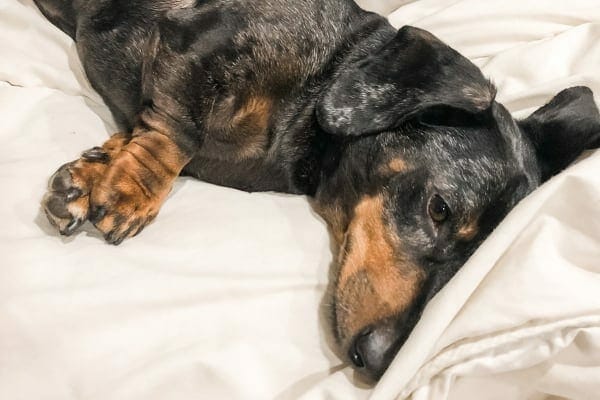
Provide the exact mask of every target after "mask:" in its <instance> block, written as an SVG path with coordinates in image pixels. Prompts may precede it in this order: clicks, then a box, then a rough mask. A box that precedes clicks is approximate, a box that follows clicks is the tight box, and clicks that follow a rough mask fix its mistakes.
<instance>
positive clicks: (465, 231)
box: [456, 219, 479, 240]
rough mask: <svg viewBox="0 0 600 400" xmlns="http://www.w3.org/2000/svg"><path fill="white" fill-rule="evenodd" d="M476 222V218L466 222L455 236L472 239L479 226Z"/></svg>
mask: <svg viewBox="0 0 600 400" xmlns="http://www.w3.org/2000/svg"><path fill="white" fill-rule="evenodd" d="M477 222H478V221H477V219H473V220H472V221H469V222H467V223H466V224H464V225H463V226H462V227H461V228H460V229H459V230H458V232H457V233H456V236H457V237H458V238H459V239H462V240H471V239H473V238H474V237H475V235H477V232H479V226H478V223H477Z"/></svg>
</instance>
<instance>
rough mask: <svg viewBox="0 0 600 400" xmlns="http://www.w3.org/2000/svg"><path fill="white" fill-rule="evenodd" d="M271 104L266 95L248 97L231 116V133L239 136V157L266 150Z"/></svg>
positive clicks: (248, 156) (258, 154)
mask: <svg viewBox="0 0 600 400" xmlns="http://www.w3.org/2000/svg"><path fill="white" fill-rule="evenodd" d="M272 105H273V103H272V100H271V99H270V98H268V97H262V96H256V97H250V98H249V99H248V100H247V101H246V103H245V104H244V105H243V106H242V107H241V108H240V109H239V110H238V111H237V113H236V115H235V116H234V117H233V127H232V129H233V132H232V133H233V135H234V136H237V137H238V138H239V144H240V147H239V151H238V152H237V157H238V158H239V159H246V158H254V157H258V156H260V155H261V154H262V153H263V152H264V151H265V150H266V147H267V144H268V137H267V129H268V126H269V119H270V117H271V109H272Z"/></svg>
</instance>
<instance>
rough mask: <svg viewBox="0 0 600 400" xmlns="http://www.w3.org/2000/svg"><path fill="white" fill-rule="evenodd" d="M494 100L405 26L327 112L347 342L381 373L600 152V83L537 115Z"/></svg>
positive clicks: (433, 42)
mask: <svg viewBox="0 0 600 400" xmlns="http://www.w3.org/2000/svg"><path fill="white" fill-rule="evenodd" d="M494 97H495V90H494V87H493V85H492V84H490V82H488V81H487V80H486V79H485V78H484V77H483V75H482V74H481V72H480V70H479V69H478V68H477V67H476V66H475V65H473V64H472V63H471V62H469V61H468V60H467V59H466V58H464V57H462V56H461V55H459V54H458V53H457V52H456V51H454V50H452V49H451V48H449V47H448V46H446V45H445V44H443V43H442V42H441V41H439V40H438V39H437V38H435V37H434V36H433V35H431V34H429V33H427V32H425V31H422V30H420V29H416V28H411V27H404V28H402V29H401V30H400V31H399V32H398V34H397V36H396V37H395V38H394V39H393V40H392V41H390V42H388V43H387V44H386V45H385V46H383V47H382V48H380V49H379V50H378V51H377V52H376V53H375V54H372V55H370V56H368V57H367V58H365V59H363V60H361V61H359V62H356V63H353V64H352V65H347V66H346V68H345V69H344V70H343V71H342V72H341V73H340V74H339V75H338V76H337V78H336V79H335V80H334V82H333V83H332V84H331V86H330V87H329V89H328V90H327V91H326V92H325V94H324V95H323V97H322V99H321V100H320V102H319V104H318V108H317V116H318V120H319V124H320V125H321V127H322V128H323V129H324V130H325V131H327V132H328V133H330V134H331V135H333V136H335V137H337V138H338V140H339V146H338V148H340V149H341V150H340V153H339V154H337V155H336V154H333V155H332V156H331V157H329V160H328V161H327V162H328V163H329V165H325V168H324V171H325V172H324V173H325V175H326V176H325V177H324V181H323V184H321V185H320V187H319V189H318V191H317V195H316V207H317V210H318V211H319V212H320V213H321V215H322V216H323V217H324V219H325V220H326V221H327V222H328V224H329V226H330V228H331V231H332V233H333V236H334V238H335V241H336V243H337V245H338V248H339V252H338V266H337V268H336V270H337V274H336V279H335V282H334V288H333V302H332V304H333V308H332V311H333V324H334V331H335V336H336V337H337V339H338V342H339V344H340V346H341V347H342V348H343V349H344V350H345V351H346V352H347V354H348V357H349V359H350V360H351V361H352V362H353V364H354V365H355V366H356V367H358V368H360V369H362V370H363V371H364V372H365V373H366V374H367V375H370V376H371V377H373V378H378V377H379V376H381V374H382V373H383V372H384V371H385V369H386V368H387V366H388V365H389V363H390V362H391V360H392V358H393V356H394V355H395V354H396V352H397V351H398V349H399V348H400V346H401V345H402V343H403V342H404V341H405V340H406V338H407V336H408V334H409V333H410V331H411V330H412V328H413V327H414V325H415V324H416V321H417V319H418V318H419V317H420V315H421V312H422V310H423V308H424V306H425V304H426V303H427V301H428V300H429V299H431V297H432V296H433V295H434V294H435V293H436V292H437V291H439V290H440V289H441V287H442V286H443V285H444V284H446V283H447V282H448V280H449V279H450V278H451V277H452V276H453V275H454V274H455V273H456V272H457V270H458V269H459V268H460V267H461V266H462V265H463V264H464V263H465V261H466V260H467V258H468V257H469V256H470V255H471V254H472V253H473V251H474V250H475V249H476V247H477V246H478V245H479V244H480V243H481V242H482V240H483V239H484V238H485V237H486V236H487V235H488V234H489V233H490V232H491V231H492V230H493V229H494V228H495V227H496V226H497V225H498V224H499V222H500V221H501V219H502V218H503V217H504V216H505V215H506V214H507V213H508V211H509V210H510V209H511V208H512V207H513V206H514V205H515V204H516V203H517V202H518V201H519V200H521V199H522V198H523V197H525V196H526V195H527V194H528V193H529V192H531V191H532V190H533V189H535V188H536V187H537V186H539V184H540V183H541V182H543V181H544V180H546V179H548V178H549V177H551V176H552V175H554V174H556V173H557V172H558V171H560V170H561V169H563V168H565V167H566V166H567V165H568V164H569V163H570V162H572V161H573V160H574V159H575V158H576V157H577V156H578V155H579V154H580V153H581V152H582V151H583V150H584V149H586V148H592V147H597V146H598V145H600V117H599V114H598V109H597V108H596V105H595V103H594V100H593V97H592V94H591V91H590V90H589V89H587V88H583V87H577V88H571V89H567V90H565V91H563V92H561V93H560V94H559V95H557V96H556V97H555V98H554V99H553V100H552V101H551V102H550V103H548V104H547V105H546V106H544V107H542V108H541V109H539V110H538V111H536V112H535V113H534V114H533V115H531V116H530V117H529V118H527V119H525V120H523V121H515V120H514V119H513V118H512V117H511V115H510V114H509V113H508V111H507V110H506V109H505V108H504V107H503V106H502V105H500V104H498V103H497V102H495V100H494Z"/></svg>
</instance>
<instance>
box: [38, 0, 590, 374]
mask: <svg viewBox="0 0 600 400" xmlns="http://www.w3.org/2000/svg"><path fill="white" fill-rule="evenodd" d="M35 3H36V4H37V6H38V7H39V9H40V10H41V12H42V13H43V14H44V15H45V16H46V17H47V18H48V19H49V20H50V21H51V22H52V23H53V24H55V25H56V26H58V27H59V28H60V29H61V30H63V31H64V32H65V33H67V34H68V35H69V36H71V37H72V38H73V39H74V40H75V43H76V46H77V51H78V53H79V57H80V59H81V61H82V64H83V66H84V68H85V71H86V73H87V76H88V78H89V81H90V82H91V84H92V86H93V87H94V88H95V90H97V91H98V92H99V93H100V95H101V96H102V97H103V99H104V101H105V102H106V104H107V105H108V107H109V108H110V110H111V111H112V113H113V115H114V117H115V119H116V120H117V121H118V123H119V125H120V127H121V128H122V131H121V133H118V134H115V135H114V136H112V137H111V138H110V139H108V141H106V142H105V143H104V144H103V145H102V146H98V147H94V148H92V149H90V150H88V151H85V152H84V153H83V154H82V155H81V158H79V159H78V160H75V161H73V162H70V163H67V164H65V165H63V166H62V167H60V168H59V169H58V171H57V172H56V173H55V174H54V175H53V176H52V177H51V178H50V180H49V184H48V192H47V193H46V195H45V196H44V199H43V201H42V207H43V209H44V210H45V212H46V214H47V216H48V218H49V220H50V222H51V223H52V224H54V225H55V226H56V227H57V228H58V229H59V231H60V233H62V234H64V235H70V234H72V233H74V232H75V231H76V230H77V229H78V228H79V227H80V226H81V224H83V223H84V222H85V221H86V220H89V221H91V222H92V223H93V224H94V226H95V227H96V228H97V229H98V230H99V231H100V232H101V233H102V234H103V236H104V238H105V239H106V241H107V242H109V243H112V244H119V243H121V241H123V240H124V239H125V238H129V237H132V236H135V235H137V234H138V233H139V232H140V231H141V230H142V229H143V228H144V227H145V226H147V225H148V224H149V223H150V222H151V221H152V220H153V219H154V218H155V217H156V215H157V214H158V212H159V209H160V207H161V204H162V203H163V201H165V198H166V196H167V194H168V193H169V191H170V189H171V186H172V184H173V182H174V180H175V179H176V178H177V176H178V175H180V174H185V175H190V176H193V177H196V178H198V179H201V180H204V181H207V182H212V183H215V184H218V185H224V186H229V187H233V188H237V189H241V190H245V191H278V192H285V193H292V194H303V195H307V196H308V197H309V198H310V199H311V200H310V201H311V202H312V205H313V207H314V208H315V210H316V211H317V212H318V213H319V214H320V215H321V216H322V217H323V219H324V220H325V221H326V223H327V225H328V228H329V229H330V233H331V237H332V242H333V243H334V247H335V248H336V249H337V263H336V264H337V266H336V268H335V271H336V273H335V275H336V276H335V279H334V281H333V282H332V287H333V296H332V297H333V300H332V306H331V323H332V331H333V333H334V336H335V338H336V342H337V345H338V346H339V347H340V349H342V352H343V353H344V354H347V357H348V360H349V361H350V362H351V363H352V364H353V365H354V366H355V367H356V369H357V370H359V371H360V372H362V373H363V374H364V375H366V376H368V377H371V378H373V379H375V380H376V379H378V378H379V377H381V375H382V374H383V373H384V371H385V370H386V368H387V367H388V365H389V364H390V362H391V360H392V358H393V357H394V355H395V354H396V353H397V351H398V350H399V348H400V347H401V346H402V344H403V343H404V341H405V340H406V338H407V336H408V334H409V333H410V332H411V330H412V329H413V327H414V325H415V324H416V322H417V320H418V319H419V317H420V315H421V313H422V311H423V309H424V307H425V305H426V303H427V302H428V301H429V300H430V299H431V298H432V297H433V296H434V295H435V294H436V293H437V292H438V291H439V290H440V289H441V288H442V287H443V286H444V285H445V284H446V283H447V282H448V280H449V279H450V278H451V277H452V276H453V275H454V274H455V273H456V272H457V271H458V270H459V268H460V267H461V266H462V265H463V264H464V263H465V261H466V260H467V259H468V257H469V256H470V255H471V254H472V253H473V252H474V250H475V249H476V248H477V247H478V246H479V244H480V243H481V242H482V241H483V240H484V239H485V238H486V237H487V236H488V235H489V233H490V232H491V231H492V230H493V229H494V228H495V227H496V226H497V225H498V224H499V222H500V221H501V220H502V218H503V217H504V216H505V215H506V214H507V213H508V211H509V210H510V209H511V208H512V207H513V206H515V204H517V202H519V200H521V199H522V198H523V197H525V196H526V195H527V194H528V193H530V192H532V191H533V190H534V189H535V188H536V187H538V186H539V185H540V184H541V183H543V182H544V181H546V180H547V179H549V178H550V177H552V176H553V175H555V174H556V173H558V172H559V171H561V170H562V169H564V168H565V167H566V166H567V165H569V163H571V162H572V161H573V160H574V159H575V158H576V157H578V156H579V155H580V154H581V153H582V151H584V150H585V149H592V148H596V147H599V146H600V115H599V113H598V108H597V106H596V104H595V103H594V99H593V96H592V93H591V91H590V90H589V89H588V88H585V87H573V88H569V89H565V90H564V91H562V92H560V93H559V94H558V95H556V96H555V97H554V98H553V99H552V100H551V101H550V102H549V103H548V104H546V105H545V106H543V107H541V108H540V109H538V110H537V111H535V112H534V113H533V114H532V115H531V116H529V117H528V118H526V119H523V120H515V119H514V118H513V117H512V116H511V115H510V113H509V112H508V111H507V110H506V108H505V107H503V106H502V105H501V104H499V103H498V102H497V101H496V100H495V95H496V89H495V88H494V86H493V84H492V83H491V82H490V81H489V80H487V79H486V78H485V77H484V76H483V74H482V73H481V71H480V70H479V69H478V68H477V67H476V66H475V65H474V64H472V63H471V62H470V61H469V60H467V59H466V58H465V57H463V56H462V55H460V54H459V53H458V52H456V51H455V50H453V49H452V48H450V47H449V46H447V45H446V44H444V43H443V42H442V41H440V40H439V39H438V38H436V37H435V36H434V35H432V34H430V33H428V32H426V31H424V30H421V29H418V28H415V27H410V26H404V27H402V28H401V29H399V30H396V29H395V28H393V27H392V26H391V25H390V24H389V23H388V21H387V20H386V19H385V18H383V17H381V16H379V15H377V14H374V13H370V12H366V11H364V10H362V9H361V8H360V7H358V6H357V5H356V4H355V3H354V2H353V1H350V0H302V1H300V0H253V1H250V0H127V1H126V0H95V1H91V0H35Z"/></svg>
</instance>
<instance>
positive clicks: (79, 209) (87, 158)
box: [42, 147, 108, 236]
mask: <svg viewBox="0 0 600 400" xmlns="http://www.w3.org/2000/svg"><path fill="white" fill-rule="evenodd" d="M107 160H108V155H107V154H106V153H105V152H104V151H103V150H102V149H101V148H99V147H95V148H93V149H91V150H88V151H86V152H85V153H83V155H82V158H80V159H79V160H76V161H73V162H70V163H67V164H65V165H63V166H62V167H60V168H59V169H58V170H57V171H56V172H55V173H54V175H52V176H51V177H50V179H49V181H48V191H47V192H46V194H45V195H44V198H43V200H42V208H43V209H44V212H45V213H46V216H47V217H48V220H49V221H50V223H51V224H52V225H54V226H56V227H57V228H58V230H59V231H60V233H61V234H62V235H67V236H68V235H71V234H73V233H74V232H75V231H76V230H77V228H79V227H80V226H81V225H82V224H83V223H84V222H85V220H86V219H87V218H88V216H89V194H90V191H91V188H92V186H93V183H94V181H95V180H96V179H97V178H98V176H99V175H100V174H101V173H102V172H103V171H104V169H105V165H104V164H105V163H106V162H107Z"/></svg>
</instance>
